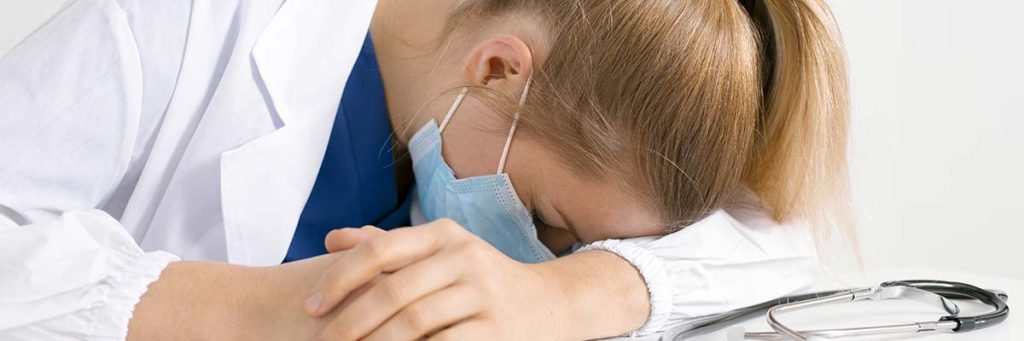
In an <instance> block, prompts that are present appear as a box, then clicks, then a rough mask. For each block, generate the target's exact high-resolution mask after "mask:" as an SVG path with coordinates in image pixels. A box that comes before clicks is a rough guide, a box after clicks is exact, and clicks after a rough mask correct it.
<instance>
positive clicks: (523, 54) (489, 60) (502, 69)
mask: <svg viewBox="0 0 1024 341" xmlns="http://www.w3.org/2000/svg"><path fill="white" fill-rule="evenodd" d="M531 73H533V52H532V51H531V50H530V47H529V46H527V45H526V43H525V42H524V41H523V40H522V39H519V37H516V36H511V35H504V36H500V37H496V38H491V39H488V40H486V41H484V42H483V43H480V45H478V46H477V47H476V48H474V49H473V51H472V52H470V54H469V60H467V61H466V66H465V74H464V77H466V80H467V81H469V83H470V84H472V85H476V86H485V87H489V88H496V89H506V90H507V89H519V91H521V90H522V88H523V87H525V86H526V82H527V80H529V78H530V74H531Z"/></svg>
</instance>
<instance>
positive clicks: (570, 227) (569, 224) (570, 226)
mask: <svg viewBox="0 0 1024 341" xmlns="http://www.w3.org/2000/svg"><path fill="white" fill-rule="evenodd" d="M551 207H553V208H554V209H555V213H558V216H559V217H561V218H562V221H564V222H565V225H566V226H565V229H566V230H569V234H571V235H572V237H573V238H576V241H578V242H580V243H583V242H584V240H583V238H581V237H580V234H579V232H577V231H576V225H575V224H573V223H572V220H569V216H567V215H565V213H562V210H560V209H558V207H557V206H555V205H551Z"/></svg>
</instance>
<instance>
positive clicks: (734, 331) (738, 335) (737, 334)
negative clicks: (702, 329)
mask: <svg viewBox="0 0 1024 341" xmlns="http://www.w3.org/2000/svg"><path fill="white" fill-rule="evenodd" d="M725 336H726V338H725V339H726V340H728V341H744V340H746V339H747V330H746V329H744V328H743V327H733V328H729V332H728V333H727V334H726V335H725Z"/></svg>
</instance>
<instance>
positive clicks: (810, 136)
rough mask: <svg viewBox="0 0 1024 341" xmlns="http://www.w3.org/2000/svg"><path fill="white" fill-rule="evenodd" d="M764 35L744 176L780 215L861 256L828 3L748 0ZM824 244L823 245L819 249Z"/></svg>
mask: <svg viewBox="0 0 1024 341" xmlns="http://www.w3.org/2000/svg"><path fill="white" fill-rule="evenodd" d="M743 2H744V5H745V6H746V7H747V9H748V12H749V13H750V14H751V17H752V18H753V19H754V22H755V23H756V24H757V25H758V26H760V28H761V31H762V34H763V35H764V37H763V38H762V39H761V41H762V42H763V44H762V45H763V52H764V53H763V56H764V65H765V67H764V68H763V69H764V70H765V72H766V75H765V90H764V93H765V97H764V103H763V108H762V110H761V114H760V116H759V117H758V122H757V125H756V127H757V132H758V133H757V134H756V136H755V145H754V149H753V151H752V155H751V161H750V163H749V166H748V167H747V170H746V173H745V176H744V178H745V181H746V182H747V184H748V186H750V187H751V189H753V190H754V192H756V193H757V194H758V196H759V197H760V199H761V200H762V202H763V203H764V204H765V205H766V206H767V207H768V208H769V209H771V211H772V212H773V214H774V216H775V218H776V220H778V221H782V222H786V221H794V220H800V221H802V222H803V223H806V224H809V225H810V226H811V227H812V228H813V231H814V233H815V236H816V237H817V238H816V239H817V240H818V241H819V242H826V241H828V242H835V241H841V242H843V243H845V244H846V245H847V246H849V247H850V251H852V254H856V248H857V239H856V235H855V233H854V232H853V229H852V214H851V207H850V204H849V175H848V170H847V161H846V157H847V154H846V150H847V147H846V141H847V134H848V130H849V98H848V95H847V86H848V85H847V73H846V65H845V57H844V56H845V54H844V52H843V47H842V43H841V39H840V35H839V31H838V28H837V26H836V23H835V20H834V17H833V16H832V14H831V12H830V11H829V9H828V7H827V5H826V4H825V3H824V0H753V1H751V0H743ZM821 246H822V244H821V243H819V248H820V247H821Z"/></svg>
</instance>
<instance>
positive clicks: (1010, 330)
mask: <svg viewBox="0 0 1024 341" xmlns="http://www.w3.org/2000/svg"><path fill="white" fill-rule="evenodd" d="M865 278H866V279H867V280H869V283H875V284H877V283H881V282H885V281H890V280H910V279H938V280H948V281H956V282H964V283H969V284H973V285H976V286H979V287H983V288H989V289H999V290H1002V291H1005V292H1006V293H1007V294H1009V296H1010V301H1009V303H1010V306H1011V312H1010V316H1009V318H1008V319H1007V320H1006V321H1005V322H1003V323H1001V324H999V325H996V326H993V327H991V328H987V329H981V330H976V331H972V332H967V333H963V334H932V335H916V336H909V337H896V336H892V337H882V338H879V337H876V338H847V339H840V340H926V341H946V340H949V341H969V340H995V341H1001V340H1024V313H1022V312H1020V311H1014V310H1013V309H1012V306H1013V305H1014V302H1024V280H1021V279H1011V278H1000V277H997V276H985V275H976V274H971V273H970V272H968V271H964V270H951V269H946V270H943V269H921V268H917V269H886V270H878V271H868V272H867V273H866V274H865ZM957 303H958V304H959V305H960V307H961V310H962V312H963V313H964V314H976V313H983V312H985V311H987V310H986V306H984V305H983V304H974V303H971V302H962V301H957ZM941 316H942V314H941V312H940V311H936V308H935V307H929V306H927V305H924V304H920V303H916V302H907V301H886V302H858V303H851V304H846V305H843V304H833V305H828V306H822V307H821V308H815V309H814V310H808V311H805V312H793V313H790V314H787V315H785V316H783V317H782V319H783V321H791V325H792V326H794V327H796V328H798V329H824V328H836V327H840V328H842V327H854V326H863V325H884V324H893V323H906V322H920V321H933V320H937V319H938V318H939V317H941ZM735 327H741V328H743V329H745V330H746V331H748V332H760V331H770V330H771V329H770V328H769V327H768V324H767V323H766V322H765V321H764V317H763V316H761V317H758V318H755V319H752V320H749V321H746V322H743V323H740V324H737V325H735V326H730V327H726V328H724V329H722V330H720V331H717V332H714V333H710V334H707V335H703V336H699V337H696V338H693V339H691V340H695V341H724V340H726V339H727V334H728V332H729V330H730V329H731V328H735ZM655 340H656V339H655Z"/></svg>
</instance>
